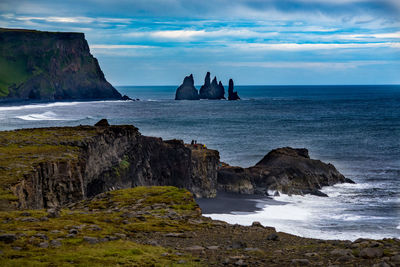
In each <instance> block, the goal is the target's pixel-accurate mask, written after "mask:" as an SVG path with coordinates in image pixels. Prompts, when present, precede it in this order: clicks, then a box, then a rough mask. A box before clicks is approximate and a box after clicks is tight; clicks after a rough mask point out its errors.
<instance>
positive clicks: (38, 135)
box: [0, 120, 351, 210]
mask: <svg viewBox="0 0 400 267" xmlns="http://www.w3.org/2000/svg"><path fill="white" fill-rule="evenodd" d="M0 140H1V143H0V151H3V152H2V153H0V162H1V166H0V167H1V168H0V210H5V209H9V208H15V207H19V208H34V209H37V208H43V207H55V206H60V205H65V204H68V203H71V202H76V201H79V200H82V199H85V198H88V197H92V196H95V195H97V194H100V193H102V192H105V191H110V190H115V189H122V188H130V187H135V186H140V185H171V186H176V187H180V188H186V189H188V190H189V191H191V192H192V193H193V194H194V195H195V196H196V197H207V198H211V197H215V196H216V194H217V190H220V191H228V192H237V193H243V194H257V193H260V192H266V191H267V190H276V191H279V192H281V193H286V194H307V193H310V194H315V195H323V193H321V192H320V191H318V189H320V188H321V187H322V186H325V185H333V184H335V183H343V182H351V180H349V179H346V178H345V177H344V176H343V175H341V174H340V173H339V172H338V171H337V170H336V169H335V167H334V166H333V165H331V164H325V163H323V162H321V161H319V160H313V159H310V158H309V156H308V151H307V150H306V149H292V148H280V149H276V150H273V151H271V152H270V153H268V154H267V155H266V156H265V157H264V158H263V159H262V160H261V161H260V162H258V163H257V164H256V165H255V166H253V167H250V168H247V169H244V168H241V167H231V166H227V165H224V166H222V167H219V169H218V166H219V165H221V164H222V163H220V161H219V153H218V151H216V150H211V149H207V148H206V147H204V146H203V145H200V144H198V145H185V144H184V143H183V141H181V140H168V141H163V140H162V139H161V138H156V137H147V136H142V135H141V134H140V132H139V131H138V129H137V128H135V127H134V126H131V125H119V126H115V125H109V124H108V122H107V120H101V121H100V122H99V123H97V124H96V126H77V127H53V128H39V129H21V130H16V131H9V132H0ZM15 148H17V149H15ZM31 151H34V153H31Z"/></svg>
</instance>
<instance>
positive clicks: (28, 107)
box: [0, 100, 128, 111]
mask: <svg viewBox="0 0 400 267" xmlns="http://www.w3.org/2000/svg"><path fill="white" fill-rule="evenodd" d="M114 102H115V103H116V102H128V101H124V100H104V101H90V102H89V101H86V102H79V101H76V102H55V103H48V104H31V105H22V106H6V107H0V111H12V110H24V109H35V108H49V107H50V108H51V107H64V106H75V105H81V104H97V103H114Z"/></svg>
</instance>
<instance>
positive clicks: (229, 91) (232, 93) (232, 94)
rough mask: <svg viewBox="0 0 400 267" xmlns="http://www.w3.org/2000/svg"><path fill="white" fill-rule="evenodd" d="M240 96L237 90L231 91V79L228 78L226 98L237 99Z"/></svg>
mask: <svg viewBox="0 0 400 267" xmlns="http://www.w3.org/2000/svg"><path fill="white" fill-rule="evenodd" d="M239 99H240V97H239V95H238V93H237V92H234V91H233V80H232V79H229V88H228V100H239Z"/></svg>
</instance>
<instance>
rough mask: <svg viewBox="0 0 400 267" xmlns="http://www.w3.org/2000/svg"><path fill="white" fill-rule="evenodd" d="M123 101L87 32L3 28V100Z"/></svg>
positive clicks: (0, 46) (0, 84)
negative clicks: (92, 48)
mask: <svg viewBox="0 0 400 267" xmlns="http://www.w3.org/2000/svg"><path fill="white" fill-rule="evenodd" d="M121 98H122V96H121V94H120V93H119V92H118V91H117V90H116V89H115V88H114V87H113V86H112V85H111V84H110V83H109V82H107V80H106V79H105V77H104V74H103V72H102V70H101V69H100V66H99V63H98V61H97V59H96V58H94V57H93V56H92V55H91V54H90V50H89V46H88V43H87V41H86V40H85V36H84V34H83V33H72V32H42V31H34V30H18V29H4V28H0V100H62V99H121Z"/></svg>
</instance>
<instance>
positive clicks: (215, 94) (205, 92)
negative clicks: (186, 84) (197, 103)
mask: <svg viewBox="0 0 400 267" xmlns="http://www.w3.org/2000/svg"><path fill="white" fill-rule="evenodd" d="M199 95H200V99H225V89H224V86H222V83H221V82H219V83H218V81H217V77H214V79H213V80H212V82H211V83H210V72H207V74H206V77H205V79H204V85H203V86H202V87H201V88H200V94H199Z"/></svg>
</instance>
